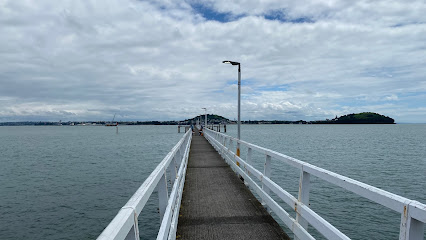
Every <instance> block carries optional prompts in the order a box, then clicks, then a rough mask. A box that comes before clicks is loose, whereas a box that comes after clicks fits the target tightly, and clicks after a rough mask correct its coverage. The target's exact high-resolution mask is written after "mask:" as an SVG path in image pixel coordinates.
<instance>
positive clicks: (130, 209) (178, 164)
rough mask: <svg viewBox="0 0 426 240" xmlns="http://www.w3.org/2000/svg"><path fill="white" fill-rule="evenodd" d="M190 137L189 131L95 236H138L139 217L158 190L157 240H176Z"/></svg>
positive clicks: (104, 239)
mask: <svg viewBox="0 0 426 240" xmlns="http://www.w3.org/2000/svg"><path fill="white" fill-rule="evenodd" d="M191 140H192V133H191V131H188V132H187V133H186V134H185V135H184V136H183V137H182V139H180V141H179V142H178V143H177V144H176V145H175V146H174V147H173V148H172V150H171V151H170V152H169V153H168V154H167V156H166V157H165V158H164V159H163V160H162V161H161V162H160V163H159V164H158V166H157V167H156V168H155V169H154V171H153V172H152V173H151V174H150V175H149V176H148V178H147V179H146V180H145V182H144V183H143V184H142V185H141V186H140V187H139V189H138V190H137V191H136V193H135V194H134V195H133V196H132V197H131V198H130V200H129V201H128V202H127V203H126V204H125V205H124V206H123V207H122V208H121V210H120V211H119V212H118V214H117V215H116V216H115V217H114V219H113V220H112V221H111V222H110V223H109V225H108V226H107V227H106V228H105V229H104V231H103V232H102V233H101V235H99V237H98V238H97V239H99V240H107V239H111V240H112V239H116V240H119V239H126V240H135V239H139V228H138V216H139V214H140V213H141V211H142V209H143V208H144V206H145V204H146V202H147V201H148V199H149V197H150V196H151V194H152V192H153V191H154V190H155V189H157V191H158V200H159V203H158V204H159V210H160V221H161V226H160V229H159V231H158V235H157V239H176V229H177V222H178V217H179V208H180V203H181V200H182V192H183V186H184V183H185V174H186V167H187V164H188V156H189V149H190V145H191ZM167 170H169V175H170V176H167ZM168 178H169V180H170V181H171V185H172V186H173V187H172V190H171V193H170V196H169V191H168V185H167V179H168Z"/></svg>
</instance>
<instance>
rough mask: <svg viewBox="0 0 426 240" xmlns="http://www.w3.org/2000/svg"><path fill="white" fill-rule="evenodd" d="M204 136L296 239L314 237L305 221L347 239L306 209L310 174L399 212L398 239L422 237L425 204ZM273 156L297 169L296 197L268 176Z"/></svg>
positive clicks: (213, 135) (254, 147)
mask: <svg viewBox="0 0 426 240" xmlns="http://www.w3.org/2000/svg"><path fill="white" fill-rule="evenodd" d="M204 136H205V137H206V138H207V140H208V141H209V142H210V143H211V144H212V146H213V147H214V148H215V149H216V150H217V151H218V152H219V154H221V156H222V157H223V158H224V159H225V160H226V161H227V163H228V164H229V165H230V166H231V167H232V168H233V169H234V171H236V172H237V173H238V174H239V175H241V176H242V177H243V178H244V181H245V182H246V183H248V185H249V186H250V187H251V188H252V189H253V190H254V191H255V192H256V193H257V194H258V195H259V197H260V198H261V199H262V202H263V204H265V205H266V206H267V207H268V208H269V209H270V210H271V211H273V212H274V213H275V214H276V215H277V216H278V218H279V219H280V220H281V221H283V223H284V224H285V225H286V226H287V227H288V228H289V229H291V230H292V231H293V233H294V235H295V237H296V238H297V239H314V238H313V237H312V236H311V235H310V234H309V233H308V231H307V228H308V224H309V225H311V226H313V227H314V228H316V229H317V230H318V232H320V233H321V234H322V235H323V236H325V237H326V238H327V239H350V238H349V237H347V236H346V235H345V234H343V233H342V232H340V231H339V230H338V229H337V228H335V227H334V226H333V225H331V224H330V223H329V222H327V221H326V220H325V219H323V218H322V217H321V216H319V215H318V214H317V213H316V212H314V211H313V210H312V209H310V208H309V191H310V176H311V175H313V176H316V177H318V178H320V179H322V180H325V181H327V182H329V183H331V184H334V185H336V186H338V187H341V188H344V189H346V190H349V191H351V192H353V193H355V194H357V195H359V196H362V197H364V198H367V199H369V200H371V201H373V202H376V203H378V204H381V205H383V206H385V207H387V208H390V209H392V210H394V211H396V212H399V213H400V214H401V223H400V234H399V239H400V240H403V239H404V240H422V239H423V233H424V223H425V222H426V205H425V204H422V203H420V202H417V201H414V200H410V199H407V198H404V197H401V196H398V195H396V194H393V193H390V192H387V191H384V190H382V189H379V188H376V187H373V186H370V185H368V184H365V183H362V182H359V181H356V180H354V179H351V178H348V177H345V176H342V175H339V174H337V173H334V172H331V171H328V170H325V169H322V168H319V167H316V166H314V165H311V164H309V163H306V162H303V161H300V160H297V159H295V158H292V157H289V156H286V155H284V154H281V153H278V152H275V151H272V150H269V149H266V148H263V147H259V146H257V145H254V144H251V143H248V142H245V141H242V140H238V139H236V138H233V137H230V136H228V135H225V134H223V133H219V132H215V131H212V130H209V129H204ZM238 143H239V144H240V145H241V146H245V147H247V157H246V158H245V160H243V159H242V158H241V157H239V156H237V155H236V154H235V152H233V151H232V150H234V144H235V145H236V144H238ZM235 147H236V146H235ZM253 150H254V151H257V152H260V153H261V154H263V155H264V156H265V163H264V169H263V173H262V172H260V171H259V170H257V169H255V168H254V167H253V166H252V165H251V164H252V154H253ZM272 159H276V160H279V161H281V162H284V163H286V164H288V165H291V166H293V167H296V168H298V169H300V180H299V194H298V198H297V199H296V198H295V197H294V196H293V195H291V194H290V193H288V192H287V191H286V190H284V189H282V188H281V187H280V186H279V185H278V184H276V183H275V182H273V181H272V180H271V179H270V177H271V161H272ZM253 176H254V177H256V178H257V179H258V180H259V181H260V182H261V186H259V185H258V184H257V183H256V182H255V181H254V180H253V179H252V177H253ZM270 192H273V193H275V194H276V195H277V196H278V197H279V198H280V199H281V200H283V201H284V202H285V203H286V204H288V205H289V206H290V207H292V208H293V209H294V210H295V212H296V219H294V218H292V217H291V216H290V215H289V214H288V213H287V211H285V210H284V209H283V208H282V207H281V206H280V205H279V204H278V203H277V202H276V201H275V200H274V199H272V197H271V196H270V195H269V193H270Z"/></svg>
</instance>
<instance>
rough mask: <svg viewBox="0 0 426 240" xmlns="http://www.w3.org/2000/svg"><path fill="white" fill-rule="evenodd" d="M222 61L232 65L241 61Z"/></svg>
mask: <svg viewBox="0 0 426 240" xmlns="http://www.w3.org/2000/svg"><path fill="white" fill-rule="evenodd" d="M222 63H227V64H232V65H240V63H239V62H233V61H223V62H222Z"/></svg>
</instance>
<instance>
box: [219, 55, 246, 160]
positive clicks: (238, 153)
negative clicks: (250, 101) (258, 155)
mask: <svg viewBox="0 0 426 240" xmlns="http://www.w3.org/2000/svg"><path fill="white" fill-rule="evenodd" d="M222 63H227V64H232V65H238V134H237V138H238V140H240V137H241V64H240V63H239V62H233V61H223V62H222ZM237 156H238V157H239V156H240V143H237Z"/></svg>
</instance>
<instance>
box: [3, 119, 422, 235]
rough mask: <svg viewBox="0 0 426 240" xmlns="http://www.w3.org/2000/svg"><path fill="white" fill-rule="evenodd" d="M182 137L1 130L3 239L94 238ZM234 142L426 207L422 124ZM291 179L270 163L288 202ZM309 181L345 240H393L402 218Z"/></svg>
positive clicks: (287, 131) (296, 131) (149, 222)
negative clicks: (344, 236)
mask: <svg viewBox="0 0 426 240" xmlns="http://www.w3.org/2000/svg"><path fill="white" fill-rule="evenodd" d="M227 134H229V135H231V136H236V126H235V125H234V126H233V125H228V133H227ZM182 135H183V134H182V133H180V134H179V133H177V127H176V126H119V133H118V134H117V133H116V129H115V127H104V126H40V127H36V126H28V127H26V126H25V127H24V126H22V127H0V239H95V238H96V237H97V236H98V235H99V234H100V233H101V232H102V230H103V229H104V228H105V227H106V226H107V225H108V223H109V222H110V221H111V219H112V218H113V217H114V216H115V214H116V213H117V212H118V211H119V209H120V208H121V207H122V206H123V205H124V204H125V203H126V202H127V200H128V199H129V198H130V197H131V196H132V195H133V193H134V192H135V191H136V189H137V188H138V187H139V186H140V185H141V184H142V182H143V181H144V180H145V178H146V177H147V176H148V175H149V174H150V173H151V172H152V170H153V169H154V168H155V167H156V165H157V164H158V163H159V162H160V161H161V160H162V159H163V158H164V156H165V155H166V154H167V153H168V152H169V151H170V150H171V148H172V147H173V146H174V145H175V144H176V143H177V141H178V140H179V139H180V138H181V137H182ZM241 138H242V139H243V140H246V141H248V142H251V143H254V144H257V145H260V146H263V147H267V148H270V149H272V150H275V151H278V152H281V153H284V154H286V155H289V156H292V157H295V158H297V159H299V160H302V161H306V162H309V163H311V164H314V165H316V166H319V167H322V168H325V169H328V170H331V171H334V172H336V173H339V174H341V175H344V176H348V177H351V178H353V179H355V180H358V181H361V182H364V183H367V184H370V185H373V186H376V187H379V188H381V189H384V190H387V191H390V192H392V193H395V194H398V195H401V196H404V197H407V198H410V199H414V200H417V201H420V202H422V203H426V124H397V125H243V126H242V134H241ZM242 150H243V151H242V156H245V154H246V153H245V152H244V149H242ZM255 157H256V158H255V161H256V163H255V165H256V166H257V167H259V168H260V167H262V166H263V161H264V156H260V155H258V156H256V155H255ZM298 178H299V171H298V170H297V169H293V168H292V167H288V166H285V165H284V164H283V163H280V162H277V161H274V162H273V175H272V179H273V180H275V181H277V182H279V183H280V185H281V186H282V187H283V188H285V189H287V190H288V191H289V192H290V193H292V194H293V195H295V196H297V190H298ZM311 181H312V185H311V193H310V199H311V208H313V209H314V210H315V211H316V212H318V213H319V214H320V215H321V216H322V217H323V218H325V219H326V220H328V221H329V222H331V223H332V224H333V225H335V226H336V227H337V228H338V229H340V230H341V231H342V232H343V233H345V234H347V235H348V236H349V237H350V238H352V239H398V234H399V222H400V216H399V214H397V213H395V212H393V211H391V210H388V209H387V208H384V207H381V206H380V205H377V204H372V203H371V202H370V201H368V200H365V199H362V198H360V197H358V196H356V195H355V194H352V193H350V192H347V191H345V190H341V189H339V188H336V187H334V186H333V185H331V184H328V183H325V182H323V181H320V180H319V179H316V178H314V177H313V178H311ZM157 201H158V198H157V196H156V194H153V196H152V197H151V199H150V202H149V204H148V205H147V206H146V209H144V211H143V212H142V213H141V217H142V218H143V220H142V221H141V222H140V231H141V237H142V239H153V238H155V236H156V230H157V228H158V226H159V217H158V214H157V209H156V208H157ZM286 209H287V210H288V211H289V212H290V213H291V214H293V213H292V212H291V211H290V208H286ZM293 215H294V214H293ZM151 229H155V230H151ZM313 233H314V234H315V232H313ZM315 236H316V237H319V238H321V237H320V236H318V235H317V234H315Z"/></svg>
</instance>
